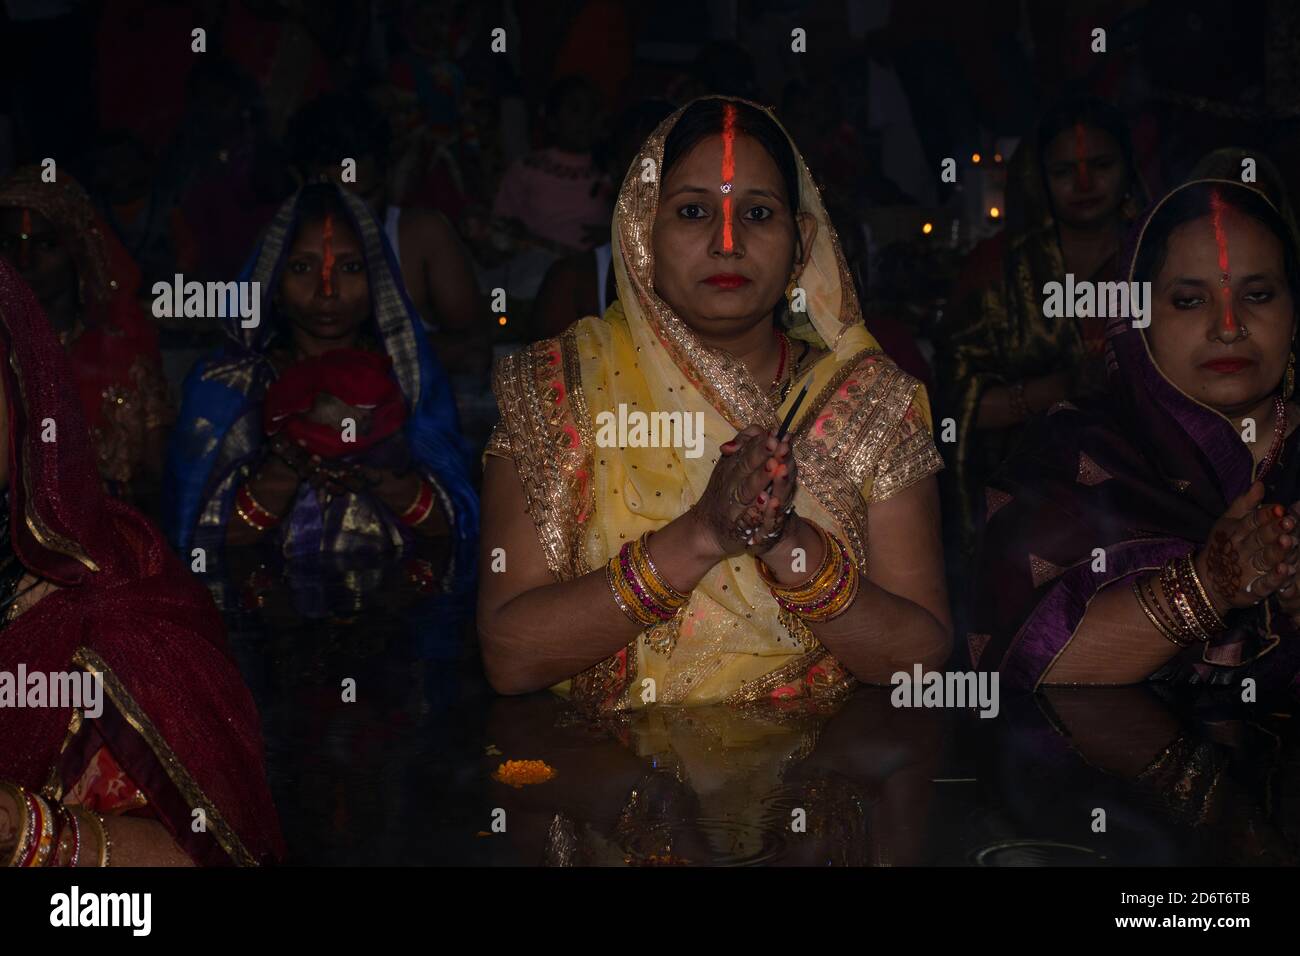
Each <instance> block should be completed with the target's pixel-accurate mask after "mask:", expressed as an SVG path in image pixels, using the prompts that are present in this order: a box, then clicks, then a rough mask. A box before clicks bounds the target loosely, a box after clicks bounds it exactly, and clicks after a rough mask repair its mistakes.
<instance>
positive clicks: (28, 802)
mask: <svg viewBox="0 0 1300 956" xmlns="http://www.w3.org/2000/svg"><path fill="white" fill-rule="evenodd" d="M0 790H3V791H4V792H5V793H8V794H9V796H10V797H12V798H13V801H14V805H15V806H16V807H17V808H18V844H17V846H15V847H14V851H13V853H12V854H11V855H10V857H9V859H8V860H6V861H5V865H6V866H11V867H13V866H24V867H36V866H48V867H72V866H77V865H78V864H79V863H80V861H81V850H82V847H83V846H84V845H85V843H84V840H83V839H82V823H83V822H86V823H89V825H90V828H91V829H93V830H94V831H95V832H96V834H97V836H98V838H99V865H100V866H108V859H109V852H110V850H111V845H110V843H109V839H108V830H107V828H105V826H104V819H103V817H101V816H100V815H99V814H97V813H93V812H91V811H89V810H74V809H72V808H70V807H67V806H65V805H63V804H62V803H56V804H54V805H53V806H51V805H50V803H49V802H48V801H46V800H45V798H44V797H42V796H41V795H40V794H38V793H35V792H34V791H31V790H28V789H27V788H25V787H20V786H17V785H15V784H11V783H2V782H0Z"/></svg>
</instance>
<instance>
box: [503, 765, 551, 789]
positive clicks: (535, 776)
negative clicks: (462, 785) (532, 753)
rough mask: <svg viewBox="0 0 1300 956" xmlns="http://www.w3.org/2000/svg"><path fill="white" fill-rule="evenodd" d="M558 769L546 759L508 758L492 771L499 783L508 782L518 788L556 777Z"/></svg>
mask: <svg viewBox="0 0 1300 956" xmlns="http://www.w3.org/2000/svg"><path fill="white" fill-rule="evenodd" d="M555 774H556V770H555V768H554V767H551V766H549V765H548V764H547V763H546V761H545V760H507V761H506V762H505V763H503V764H502V765H501V766H499V767H497V769H496V770H495V771H493V773H492V779H493V780H496V781H497V782H498V783H508V784H509V785H510V786H512V787H514V788H515V789H516V790H518V789H519V788H520V787H523V786H526V785H528V784H530V783H546V782H547V781H548V780H551V779H553V778H554V777H555Z"/></svg>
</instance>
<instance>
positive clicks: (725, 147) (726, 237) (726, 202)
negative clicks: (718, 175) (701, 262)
mask: <svg viewBox="0 0 1300 956" xmlns="http://www.w3.org/2000/svg"><path fill="white" fill-rule="evenodd" d="M735 176H736V107H735V105H734V104H732V103H727V104H726V105H725V106H723V108H722V186H721V187H720V188H721V190H722V249H723V251H724V252H730V251H731V250H732V248H733V245H734V243H733V240H732V236H731V190H732V180H733V179H734V178H735Z"/></svg>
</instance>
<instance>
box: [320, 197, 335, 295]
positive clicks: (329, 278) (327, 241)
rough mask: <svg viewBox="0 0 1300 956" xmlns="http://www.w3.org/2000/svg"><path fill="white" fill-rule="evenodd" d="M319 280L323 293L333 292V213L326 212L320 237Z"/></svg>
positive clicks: (331, 293) (330, 293) (329, 293)
mask: <svg viewBox="0 0 1300 956" xmlns="http://www.w3.org/2000/svg"><path fill="white" fill-rule="evenodd" d="M320 250H321V262H320V281H321V288H322V290H323V291H324V293H325V295H333V294H334V214H333V213H326V215H325V228H324V230H323V231H322V232H321V237H320Z"/></svg>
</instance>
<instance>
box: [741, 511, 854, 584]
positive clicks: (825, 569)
mask: <svg viewBox="0 0 1300 956" xmlns="http://www.w3.org/2000/svg"><path fill="white" fill-rule="evenodd" d="M807 524H809V525H811V526H812V529H813V530H814V531H816V532H817V535H818V536H819V537H820V538H821V539H822V563H821V565H820V566H819V567H818V568H817V570H816V571H814V572H813V574H812V576H811V577H809V578H808V579H807V580H806V581H804V582H803V583H802V584H791V585H786V584H782V583H781V581H780V579H779V578H777V576H776V575H775V574H773V573H772V570H771V569H770V568H769V567H768V566H767V565H766V564H764V563H763V562H762V560H760V559H758V558H755V559H754V560H755V561H757V562H758V574H759V577H761V578H762V579H763V581H764V582H765V583H766V584H767V586H768V587H769V588H770V589H772V590H773V591H774V592H779V593H780V596H781V597H784V598H786V599H787V600H789V601H791V602H793V603H796V604H802V603H804V600H805V599H807V598H809V597H812V596H815V595H817V594H819V593H821V591H822V590H824V589H825V588H826V587H827V586H828V585H829V584H830V583H832V582H833V580H834V578H835V576H836V572H837V570H838V567H837V565H838V560H837V559H838V558H839V555H838V554H837V553H836V548H835V543H834V541H833V540H832V538H831V536H830V535H829V534H828V533H827V532H826V529H825V528H823V527H822V526H821V525H819V524H817V522H815V521H808V522H807Z"/></svg>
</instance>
